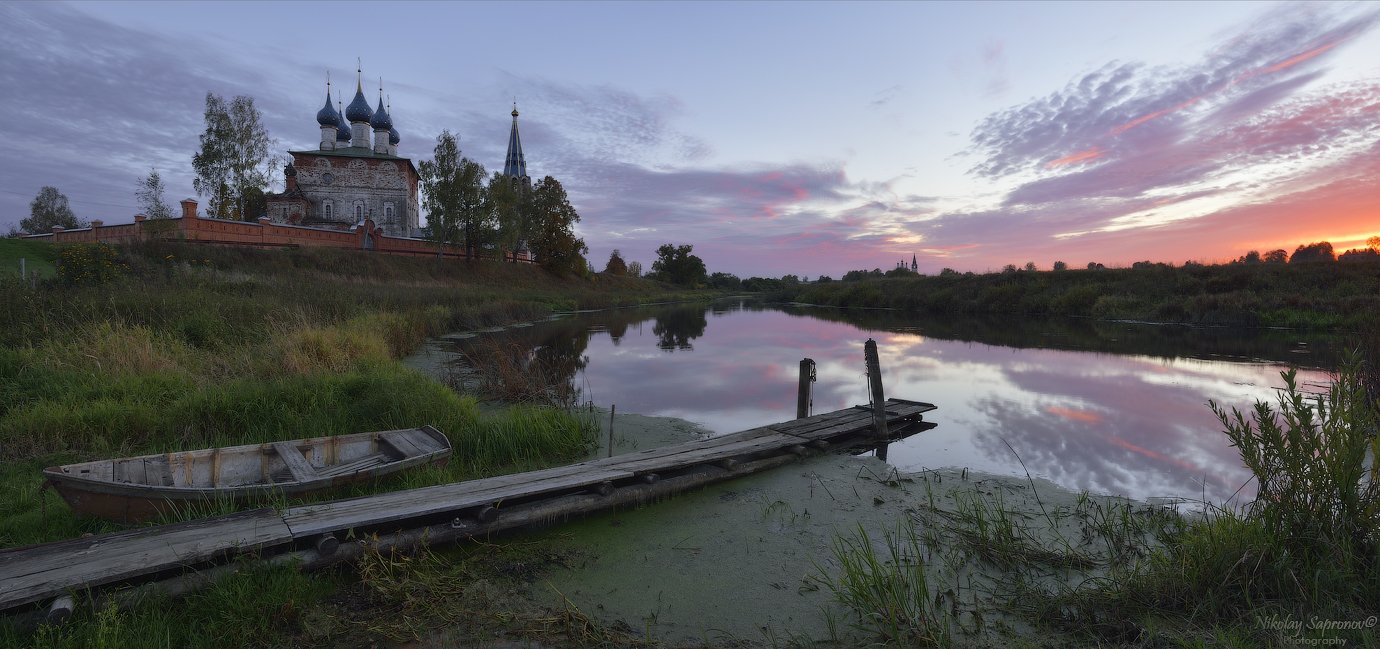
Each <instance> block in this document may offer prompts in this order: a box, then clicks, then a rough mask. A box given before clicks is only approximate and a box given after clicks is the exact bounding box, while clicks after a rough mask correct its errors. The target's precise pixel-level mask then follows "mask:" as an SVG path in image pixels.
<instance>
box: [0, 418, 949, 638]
mask: <svg viewBox="0 0 1380 649" xmlns="http://www.w3.org/2000/svg"><path fill="white" fill-rule="evenodd" d="M934 408H935V407H934V406H933V405H931V404H927V403H919V402H913V401H904V400H899V399H888V400H887V403H886V411H887V419H888V424H889V426H890V427H891V429H892V430H896V429H897V428H898V427H900V426H903V425H904V424H906V423H907V422H916V421H920V420H921V419H922V415H923V413H925V412H928V411H930V410H933V409H934ZM871 429H872V412H871V409H869V408H865V407H862V406H856V407H853V408H846V409H844V410H838V411H834V412H828V413H823V414H819V415H814V416H812V417H806V418H804V419H796V420H793V421H787V422H782V423H779V424H773V425H770V426H762V427H759V428H753V429H750V430H745V431H740V432H737V433H730V434H728V435H720V436H715V437H710V438H707V439H702V440H696V441H693V442H687V443H684V444H677V445H674V446H664V447H660V448H652V449H646V450H642V451H636V452H633V453H627V454H623V455H617V456H614V457H610V458H601V459H597V460H589V461H586V462H579V463H576V464H570V465H566V466H561V467H555V468H551V469H543V470H540V471H529V472H525V473H516V474H511V475H504V476H495V477H492V478H484V479H480V480H470V481H466V482H457V483H452V484H444V485H436V486H432V487H422V488H418V489H408V490H405V491H395V492H390V493H383V494H376V495H372V496H363V497H359V498H351V499H347V500H337V501H333V502H328V503H319V504H312V505H303V506H299V507H291V508H288V509H285V510H283V511H281V512H279V511H275V510H273V509H259V510H254V511H247V512H240V513H237V514H232V515H229V516H221V517H216V518H208V519H202V520H197V521H190V522H186V523H177V524H173V525H164V526H160V527H143V528H138V529H133V530H127V531H123V532H115V533H111V534H103V535H100V536H95V537H90V538H82V539H72V540H68V541H60V542H56V543H48V544H43V545H37V546H30V547H25V548H14V549H9V550H0V611H3V610H8V609H12V608H16V607H21V606H25V605H31V604H34V603H36V602H41V601H43V600H46V599H50V598H53V597H57V596H59V595H62V594H65V593H68V592H71V591H73V590H79V589H83V588H94V587H100V586H107V585H112V584H118V583H129V582H135V581H139V580H140V579H145V580H147V579H152V578H155V577H157V576H160V575H166V574H167V573H169V572H173V571H178V570H182V569H186V568H194V567H202V566H206V565H212V564H215V563H218V562H224V561H226V560H228V559H229V558H231V557H233V556H234V555H237V554H242V553H247V552H261V553H265V554H272V553H275V552H278V551H286V550H289V549H292V548H294V547H300V546H302V545H306V544H310V543H311V542H312V541H314V540H315V539H318V538H320V537H321V535H324V534H337V535H340V533H343V532H347V531H349V530H351V529H361V530H399V529H406V528H409V527H419V526H422V525H426V524H429V523H432V522H435V521H437V520H446V519H447V518H451V517H460V518H473V517H475V516H476V515H479V514H478V512H479V510H481V509H485V508H497V509H500V510H501V508H502V507H503V506H504V505H505V504H509V503H526V502H533V501H536V500H540V499H543V498H548V497H552V496H560V495H567V494H573V493H581V492H589V491H591V490H600V489H608V488H611V487H616V485H618V484H619V483H628V482H632V481H637V480H641V479H643V478H650V477H651V476H656V475H662V474H666V475H673V474H675V473H676V472H677V471H686V470H690V469H693V468H696V467H701V466H704V465H709V464H723V463H725V462H732V461H736V460H738V459H756V458H760V457H767V456H773V455H776V456H779V455H780V454H782V453H789V452H793V451H796V450H798V448H799V447H801V446H804V445H818V444H820V443H821V442H831V441H834V440H838V439H841V438H848V439H854V440H856V439H857V438H859V437H863V438H867V437H868V436H870V434H871ZM289 451H291V452H289ZM296 451H297V449H296V448H292V447H290V446H288V447H286V448H282V449H280V451H279V452H280V454H282V455H283V456H284V457H285V458H286V457H289V456H291V455H293V453H295V452H296ZM297 457H298V458H300V457H301V455H300V453H297ZM289 465H291V462H289ZM601 493H607V492H601ZM490 513H491V514H492V510H491V512H490Z"/></svg>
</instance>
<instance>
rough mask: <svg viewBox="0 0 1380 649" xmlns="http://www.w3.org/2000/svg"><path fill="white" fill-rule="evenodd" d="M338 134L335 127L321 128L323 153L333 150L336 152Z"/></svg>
mask: <svg viewBox="0 0 1380 649" xmlns="http://www.w3.org/2000/svg"><path fill="white" fill-rule="evenodd" d="M336 132H337V131H336V128H335V127H334V126H322V127H321V150H322V151H333V150H335V134H336Z"/></svg>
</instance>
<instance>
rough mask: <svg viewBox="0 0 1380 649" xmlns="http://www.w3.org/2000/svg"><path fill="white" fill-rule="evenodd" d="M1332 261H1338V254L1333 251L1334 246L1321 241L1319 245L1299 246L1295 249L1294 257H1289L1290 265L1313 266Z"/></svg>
mask: <svg viewBox="0 0 1380 649" xmlns="http://www.w3.org/2000/svg"><path fill="white" fill-rule="evenodd" d="M1332 261H1337V254H1336V253H1334V252H1333V251H1332V244H1331V243H1330V242H1327V241H1319V242H1317V243H1310V244H1308V245H1304V246H1299V247H1298V248H1295V249H1294V254H1293V256H1291V257H1289V263H1291V264H1311V263H1319V262H1332Z"/></svg>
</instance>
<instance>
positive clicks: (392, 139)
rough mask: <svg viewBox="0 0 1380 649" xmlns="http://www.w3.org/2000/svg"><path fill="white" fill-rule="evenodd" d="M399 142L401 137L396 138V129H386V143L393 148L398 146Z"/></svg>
mask: <svg viewBox="0 0 1380 649" xmlns="http://www.w3.org/2000/svg"><path fill="white" fill-rule="evenodd" d="M399 142H402V138H401V137H398V129H396V128H390V129H388V143H389V144H391V145H393V146H398V143H399Z"/></svg>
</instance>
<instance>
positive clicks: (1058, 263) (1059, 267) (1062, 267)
mask: <svg viewBox="0 0 1380 649" xmlns="http://www.w3.org/2000/svg"><path fill="white" fill-rule="evenodd" d="M1068 269H1069V265H1068V264H1066V263H1064V262H1062V261H1056V262H1054V270H1068Z"/></svg>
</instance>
